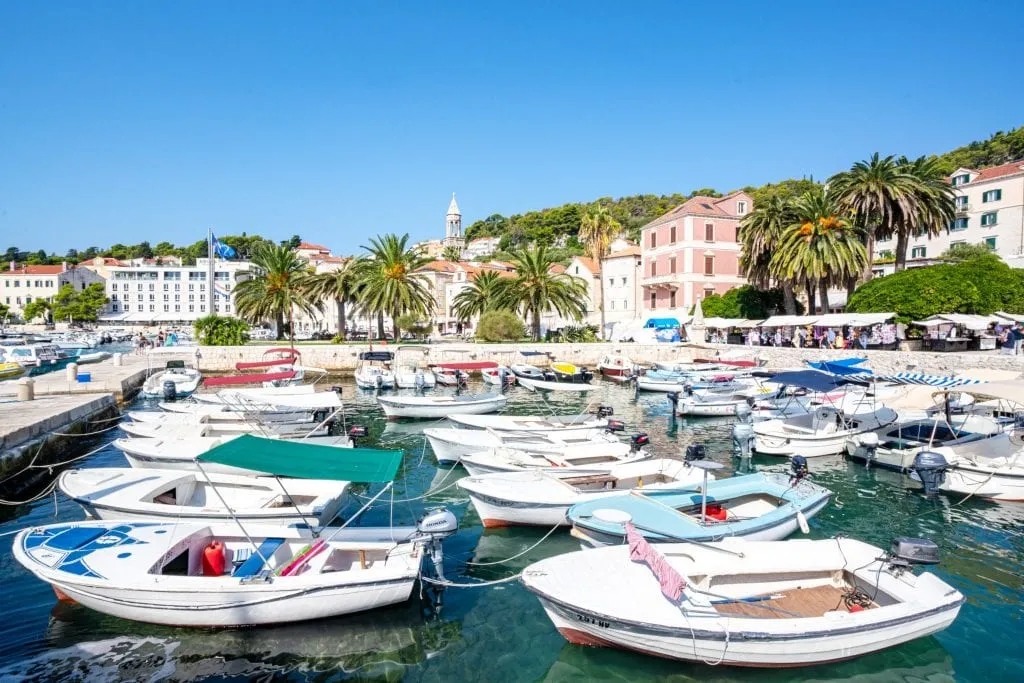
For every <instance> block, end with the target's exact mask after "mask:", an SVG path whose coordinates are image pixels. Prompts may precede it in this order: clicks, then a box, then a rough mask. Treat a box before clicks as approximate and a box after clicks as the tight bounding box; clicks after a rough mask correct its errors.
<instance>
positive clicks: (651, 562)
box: [624, 522, 686, 602]
mask: <svg viewBox="0 0 1024 683" xmlns="http://www.w3.org/2000/svg"><path fill="white" fill-rule="evenodd" d="M624 526H625V529H626V541H627V542H628V543H629V559H631V560H633V561H634V562H644V563H646V564H647V566H648V567H650V568H651V572H652V573H653V574H654V576H655V578H657V579H658V584H659V585H661V592H662V593H663V594H664V596H665V597H666V598H668V599H669V600H671V601H673V602H678V600H679V598H681V597H682V595H683V589H684V588H686V579H684V578H683V576H682V574H680V573H679V572H677V571H676V570H675V569H674V568H673V567H672V565H670V564H669V563H668V560H666V559H665V556H664V555H662V554H661V553H659V552H658V551H657V550H655V549H654V547H653V546H651V544H650V543H648V542H647V539H646V538H644V537H643V536H642V535H640V533H638V532H637V530H636V527H635V526H633V525H632V524H630V523H629V522H626V524H625V525H624Z"/></svg>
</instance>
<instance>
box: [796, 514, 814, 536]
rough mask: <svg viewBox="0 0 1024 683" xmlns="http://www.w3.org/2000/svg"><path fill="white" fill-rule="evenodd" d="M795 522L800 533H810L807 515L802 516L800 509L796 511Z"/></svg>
mask: <svg viewBox="0 0 1024 683" xmlns="http://www.w3.org/2000/svg"><path fill="white" fill-rule="evenodd" d="M796 523H797V524H799V525H800V533H804V534H809V533H811V527H810V525H808V524H807V517H805V516H804V513H803V511H802V510H797V511H796Z"/></svg>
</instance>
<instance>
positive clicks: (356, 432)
mask: <svg viewBox="0 0 1024 683" xmlns="http://www.w3.org/2000/svg"><path fill="white" fill-rule="evenodd" d="M369 435H370V429H369V428H368V427H367V426H366V425H352V426H351V427H349V428H348V436H349V438H350V439H352V442H353V443H355V440H356V439H362V438H364V437H367V436H369Z"/></svg>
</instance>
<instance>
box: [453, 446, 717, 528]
mask: <svg viewBox="0 0 1024 683" xmlns="http://www.w3.org/2000/svg"><path fill="white" fill-rule="evenodd" d="M702 480H703V472H702V471H701V470H699V469H697V468H694V467H691V466H690V463H688V462H683V461H682V460H666V459H656V460H639V461H631V462H622V463H615V464H612V465H609V466H608V468H607V470H606V471H605V472H600V473H596V474H591V473H583V474H580V473H579V472H573V471H565V470H561V469H558V468H556V469H545V470H532V471H523V472H501V473H496V474H485V475H483V476H475V477H474V476H469V477H464V478H462V479H460V480H459V488H461V489H462V490H463V491H465V492H466V493H468V494H469V499H470V501H471V502H472V503H473V507H474V508H476V512H477V515H479V517H480V520H481V521H482V522H483V525H484V526H485V527H500V526H512V525H536V526H543V527H552V526H554V525H556V524H568V523H569V522H568V520H567V519H566V517H565V513H566V512H567V511H568V510H569V508H570V507H571V506H573V505H575V504H576V503H581V502H583V501H588V500H594V499H597V498H604V497H608V496H616V495H619V494H621V493H623V492H627V491H629V490H630V489H634V488H637V489H642V490H644V491H650V490H661V489H680V488H686V487H691V488H692V487H695V486H697V485H699V484H700V483H701V482H702Z"/></svg>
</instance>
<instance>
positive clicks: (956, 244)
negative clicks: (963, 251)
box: [949, 240, 967, 247]
mask: <svg viewBox="0 0 1024 683" xmlns="http://www.w3.org/2000/svg"><path fill="white" fill-rule="evenodd" d="M962 244H967V240H957V241H956V242H950V243H949V246H950V247H959V246H960V245H962Z"/></svg>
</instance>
